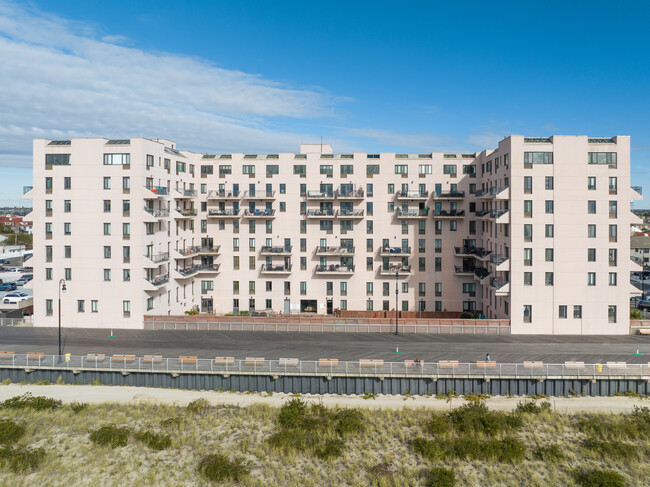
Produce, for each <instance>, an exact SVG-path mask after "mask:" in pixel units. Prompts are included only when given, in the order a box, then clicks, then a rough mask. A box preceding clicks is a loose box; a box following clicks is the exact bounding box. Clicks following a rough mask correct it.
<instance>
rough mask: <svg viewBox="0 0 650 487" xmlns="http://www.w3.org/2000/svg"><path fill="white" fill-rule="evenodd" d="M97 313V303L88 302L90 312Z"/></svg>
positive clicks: (93, 301)
mask: <svg viewBox="0 0 650 487" xmlns="http://www.w3.org/2000/svg"><path fill="white" fill-rule="evenodd" d="M98 311H99V301H97V300H96V299H93V300H91V301H90V312H91V313H97V312H98Z"/></svg>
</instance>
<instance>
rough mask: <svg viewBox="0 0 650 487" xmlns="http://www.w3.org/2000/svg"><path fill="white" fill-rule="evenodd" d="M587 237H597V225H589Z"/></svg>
mask: <svg viewBox="0 0 650 487" xmlns="http://www.w3.org/2000/svg"><path fill="white" fill-rule="evenodd" d="M587 237H589V238H596V225H587Z"/></svg>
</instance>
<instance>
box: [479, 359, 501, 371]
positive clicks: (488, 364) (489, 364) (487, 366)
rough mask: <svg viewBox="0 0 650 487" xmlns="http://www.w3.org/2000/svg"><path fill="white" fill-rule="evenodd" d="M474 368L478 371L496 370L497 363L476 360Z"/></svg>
mask: <svg viewBox="0 0 650 487" xmlns="http://www.w3.org/2000/svg"><path fill="white" fill-rule="evenodd" d="M476 367H478V368H479V369H496V367H497V363H496V362H495V361H494V360H490V361H489V362H488V361H487V360H477V361H476Z"/></svg>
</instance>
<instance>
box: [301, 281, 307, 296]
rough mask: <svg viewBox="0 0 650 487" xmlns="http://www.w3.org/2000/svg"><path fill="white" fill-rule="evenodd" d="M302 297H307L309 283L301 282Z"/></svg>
mask: <svg viewBox="0 0 650 487" xmlns="http://www.w3.org/2000/svg"><path fill="white" fill-rule="evenodd" d="M300 295H301V296H306V295H307V282H305V281H300Z"/></svg>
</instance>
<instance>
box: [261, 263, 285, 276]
mask: <svg viewBox="0 0 650 487" xmlns="http://www.w3.org/2000/svg"><path fill="white" fill-rule="evenodd" d="M261 272H277V273H278V274H282V273H285V274H286V273H288V272H291V264H289V265H271V264H263V265H262V270H261Z"/></svg>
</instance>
